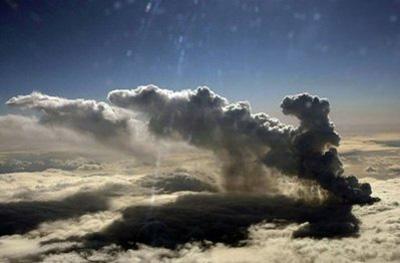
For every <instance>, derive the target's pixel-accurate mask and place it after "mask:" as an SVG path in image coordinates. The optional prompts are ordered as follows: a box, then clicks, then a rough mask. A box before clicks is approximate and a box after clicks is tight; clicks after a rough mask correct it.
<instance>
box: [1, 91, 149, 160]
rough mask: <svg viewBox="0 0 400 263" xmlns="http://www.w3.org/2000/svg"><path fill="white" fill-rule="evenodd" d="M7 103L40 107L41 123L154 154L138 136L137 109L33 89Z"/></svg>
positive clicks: (128, 149)
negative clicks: (61, 96)
mask: <svg viewBox="0 0 400 263" xmlns="http://www.w3.org/2000/svg"><path fill="white" fill-rule="evenodd" d="M6 104H7V105H9V106H12V107H19V108H22V109H32V110H36V111H38V112H39V113H40V115H41V116H40V123H42V124H44V125H47V126H55V127H65V128H68V129H71V130H74V131H76V132H78V133H80V134H84V135H89V136H90V137H93V138H95V139H96V140H97V141H98V142H100V143H101V144H104V145H106V146H111V147H112V148H114V149H118V150H122V151H124V152H128V153H132V154H136V155H138V156H139V155H141V156H145V155H146V156H150V154H149V153H148V149H147V147H144V145H142V144H141V142H139V141H138V140H137V136H135V135H136V134H135V133H136V132H137V130H138V128H139V127H138V126H139V124H140V123H139V122H137V121H136V120H135V118H134V115H133V113H132V112H129V111H126V110H123V109H121V108H117V107H113V106H110V105H109V104H107V103H105V102H97V101H94V100H84V99H74V100H71V99H65V98H60V97H55V96H48V95H45V94H41V93H39V92H33V93H32V94H30V95H24V96H16V97H13V98H11V99H9V100H8V101H7V103H6Z"/></svg>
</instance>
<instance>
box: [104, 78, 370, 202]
mask: <svg viewBox="0 0 400 263" xmlns="http://www.w3.org/2000/svg"><path fill="white" fill-rule="evenodd" d="M108 99H109V101H110V102H111V103H113V104H114V105H117V106H119V107H123V108H129V109H132V110H134V111H139V112H143V113H144V114H146V115H148V117H149V129H150V130H151V131H152V132H153V133H154V134H156V135H158V136H161V137H166V138H173V139H180V140H186V141H188V142H190V143H191V144H193V145H196V146H198V147H202V148H206V149H211V150H213V151H214V152H215V153H216V155H217V156H218V157H220V158H221V159H222V160H223V165H224V174H225V177H224V179H225V181H224V186H225V187H226V189H227V190H238V189H240V190H252V189H253V188H254V186H255V185H264V182H262V181H263V180H266V177H265V172H266V168H267V167H268V168H269V169H271V168H273V169H277V170H279V171H280V172H282V173H284V174H286V175H290V176H298V177H299V178H303V179H309V180H312V181H315V182H317V183H318V184H319V185H320V186H321V187H322V188H324V189H326V190H327V191H329V192H330V193H331V194H332V195H333V196H334V197H335V198H338V199H340V200H342V201H344V202H349V203H369V202H373V201H374V199H373V198H372V197H371V187H370V185H369V184H367V183H364V184H361V183H359V182H358V180H357V178H355V177H354V176H350V177H345V176H343V166H342V163H341V161H340V159H339V156H338V153H337V151H336V148H335V146H338V145H339V141H340V137H339V135H338V134H337V133H336V132H335V130H334V126H333V124H332V123H331V122H330V120H329V118H328V114H329V110H330V107H329V102H328V101H327V100H325V99H320V98H318V97H316V96H311V95H309V94H300V95H295V96H289V97H286V98H284V100H283V102H282V105H281V107H282V110H283V113H284V114H287V115H293V116H296V117H297V118H298V119H299V120H300V125H299V127H293V126H290V125H286V124H283V123H281V122H279V121H278V120H277V119H274V118H271V117H269V116H268V115H266V114H265V113H257V114H253V113H251V109H250V105H249V104H248V103H247V102H237V103H229V102H228V100H227V99H225V98H223V97H221V96H219V95H217V94H215V93H214V92H213V91H211V90H210V89H209V88H207V87H199V88H197V89H195V90H184V91H178V92H174V91H170V90H166V89H160V88H158V87H156V86H153V85H149V86H140V87H138V88H137V89H133V90H114V91H112V92H110V93H109V95H108ZM260 182H262V183H260Z"/></svg>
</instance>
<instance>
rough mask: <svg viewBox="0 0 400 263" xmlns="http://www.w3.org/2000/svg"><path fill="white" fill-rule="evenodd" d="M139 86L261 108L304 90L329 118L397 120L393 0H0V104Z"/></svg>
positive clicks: (398, 49)
mask: <svg viewBox="0 0 400 263" xmlns="http://www.w3.org/2000/svg"><path fill="white" fill-rule="evenodd" d="M149 83H153V84H156V85H158V86H161V87H165V88H170V89H174V90H179V89H184V88H194V87H197V86H199V85H207V86H209V87H211V88H212V89H214V90H215V91H216V92H218V93H220V94H222V95H224V96H225V97H227V98H229V99H230V100H232V101H236V100H248V101H250V102H251V103H252V105H253V108H254V110H257V111H267V112H272V114H271V115H274V114H276V113H277V112H278V111H279V103H280V100H281V99H282V97H283V96H285V95H287V94H293V93H299V92H304V91H307V92H310V93H313V94H317V95H320V96H324V97H328V98H329V99H330V101H331V104H332V105H333V113H334V117H335V118H336V121H337V122H339V123H340V122H342V123H362V124H369V123H371V124H376V123H379V124H384V123H391V122H397V123H399V122H400V121H399V120H398V119H400V118H398V116H397V115H398V114H399V113H400V106H399V99H400V87H399V83H400V1H389V0H385V1H380V0H375V1H372V0H371V1H362V0H360V1H352V0H338V1H333V0H332V1H300V0H293V1H278V0H270V1H267V0H265V1H235V0H225V1H223V0H220V1H201V0H194V1H189V0H187V1H171V0H168V1H166V0H164V1H162V0H152V1H151V0H148V1H147V0H146V1H145V0H136V1H134V0H120V1H73V0H70V1H13V0H7V1H1V2H0V103H1V104H4V102H5V101H6V100H7V99H8V98H9V97H11V96H14V95H18V94H26V93H30V92H31V91H32V90H37V91H41V92H44V93H48V94H51V95H58V96H65V97H70V98H77V97H84V98H93V99H98V100H104V99H105V97H106V95H107V92H108V91H110V90H112V89H115V88H134V87H136V86H138V85H143V84H149ZM0 111H1V112H8V111H9V110H7V109H6V107H5V106H3V105H2V106H0ZM278 116H279V114H278Z"/></svg>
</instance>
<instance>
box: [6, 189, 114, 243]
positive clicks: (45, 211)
mask: <svg viewBox="0 0 400 263" xmlns="http://www.w3.org/2000/svg"><path fill="white" fill-rule="evenodd" d="M107 208H108V202H107V197H105V196H102V194H101V193H99V192H79V193H77V194H74V195H72V196H69V197H66V198H65V199H62V200H56V201H23V202H10V203H0V218H1V221H0V236H3V235H13V234H24V233H26V232H29V231H31V230H33V229H35V228H36V227H37V226H38V225H39V224H41V223H43V222H48V221H55V220H61V219H67V218H72V217H77V216H81V215H84V214H86V213H93V212H98V211H103V210H106V209H107Z"/></svg>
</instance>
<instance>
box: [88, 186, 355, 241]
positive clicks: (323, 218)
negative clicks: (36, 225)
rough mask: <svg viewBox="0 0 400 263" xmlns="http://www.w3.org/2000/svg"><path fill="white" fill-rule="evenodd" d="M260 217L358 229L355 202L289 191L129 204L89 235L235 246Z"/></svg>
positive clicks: (305, 233) (328, 229)
mask: <svg viewBox="0 0 400 263" xmlns="http://www.w3.org/2000/svg"><path fill="white" fill-rule="evenodd" d="M260 222H275V223H277V224H278V225H286V224H289V223H305V222H308V223H309V224H306V225H305V226H303V227H301V228H300V229H299V230H297V231H295V232H294V233H293V236H294V237H315V238H322V237H345V236H351V235H355V234H357V232H358V220H357V219H356V218H355V217H354V215H353V214H352V213H351V206H350V205H343V204H325V205H312V204H306V203H302V202H299V201H295V200H292V199H288V198H286V197H283V196H251V195H222V194H201V195H186V196H182V197H180V198H178V199H177V200H176V202H173V203H168V204H164V205H157V206H151V205H146V206H134V207H129V208H127V209H126V210H124V211H123V217H122V219H120V220H117V221H116V222H114V223H113V224H112V225H110V226H109V227H108V228H106V229H104V230H103V231H101V232H98V233H94V234H89V235H88V236H86V238H85V239H86V245H87V247H91V248H99V247H102V246H106V245H109V244H117V245H120V246H122V247H123V248H132V247H135V246H136V244H138V243H141V244H146V245H150V246H156V247H167V248H176V247H178V246H179V245H182V244H185V243H187V242H192V241H206V240H207V241H211V242H222V243H225V244H227V245H234V246H235V245H240V244H241V243H243V242H241V241H243V240H246V239H247V235H248V228H249V227H250V226H251V225H253V224H257V223H260Z"/></svg>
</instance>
